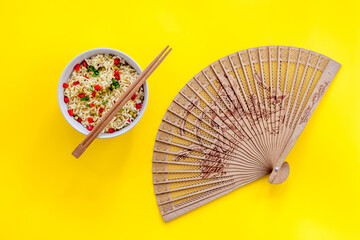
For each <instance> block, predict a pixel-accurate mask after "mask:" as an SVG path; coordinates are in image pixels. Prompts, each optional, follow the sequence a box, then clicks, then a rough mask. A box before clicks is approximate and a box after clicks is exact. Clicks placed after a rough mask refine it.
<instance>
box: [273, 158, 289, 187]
mask: <svg viewBox="0 0 360 240" xmlns="http://www.w3.org/2000/svg"><path fill="white" fill-rule="evenodd" d="M289 173H290V167H289V163H288V162H284V163H283V164H282V165H281V166H280V167H275V168H274V169H273V170H272V172H271V174H270V177H269V183H271V184H280V183H283V182H285V180H286V179H287V178H288V176H289Z"/></svg>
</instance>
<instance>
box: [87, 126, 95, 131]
mask: <svg viewBox="0 0 360 240" xmlns="http://www.w3.org/2000/svg"><path fill="white" fill-rule="evenodd" d="M93 128H94V127H93V126H90V125H89V126H87V127H86V129H87V130H89V131H91V130H93Z"/></svg>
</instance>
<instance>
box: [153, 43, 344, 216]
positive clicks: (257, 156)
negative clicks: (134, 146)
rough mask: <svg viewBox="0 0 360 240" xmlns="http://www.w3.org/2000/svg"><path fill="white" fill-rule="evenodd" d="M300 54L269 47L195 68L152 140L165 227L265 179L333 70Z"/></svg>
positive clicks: (321, 59) (276, 173) (275, 170)
mask: <svg viewBox="0 0 360 240" xmlns="http://www.w3.org/2000/svg"><path fill="white" fill-rule="evenodd" d="M340 66H341V65H340V64H339V63H337V62H335V61H334V60H332V59H330V58H328V57H326V56H324V55H321V54H318V53H315V52H312V51H308V50H305V49H300V48H294V47H284V46H269V47H259V48H252V49H248V50H244V51H240V52H237V53H234V54H231V55H229V56H227V57H224V58H222V59H220V60H219V61H216V62H214V63H213V64H211V65H210V66H208V67H207V68H205V69H203V70H202V71H201V72H200V73H198V74H197V75H196V76H195V77H194V78H193V79H191V80H190V81H189V82H188V83H187V84H186V85H185V87H184V88H183V89H182V90H181V91H180V92H179V94H178V95H177V96H176V97H175V99H174V100H173V102H172V103H171V105H170V107H169V108H168V110H167V112H166V114H165V116H164V118H163V120H162V122H161V125H160V128H159V132H158V134H157V137H156V142H155V147H154V155H153V181H154V188H155V194H156V198H157V202H158V205H159V208H160V211H161V214H162V216H163V218H164V220H165V221H169V220H171V219H173V218H176V217H178V216H180V215H182V214H184V213H186V212H188V211H190V210H192V209H194V208H197V207H199V206H201V205H203V204H205V203H207V202H209V201H211V200H213V199H216V198H218V197H220V196H222V195H224V194H226V193H228V192H230V191H232V190H234V189H236V188H238V187H240V186H242V185H244V184H247V183H250V182H252V181H254V180H256V179H258V178H261V177H263V176H265V175H267V174H270V177H269V182H270V183H273V184H278V183H282V182H283V181H285V180H286V178H287V177H288V174H289V165H288V163H287V162H284V160H285V158H286V156H287V155H288V153H289V152H290V150H291V148H292V147H293V146H294V144H295V142H296V140H297V138H298V137H299V135H300V133H301V132H302V130H303V129H304V127H305V125H306V123H307V122H308V120H309V118H310V116H311V114H312V113H313V111H314V110H315V108H316V106H317V104H318V103H319V101H320V99H321V97H322V96H323V94H324V93H325V91H326V89H327V88H328V87H329V85H330V83H331V81H332V79H333V78H334V76H335V74H336V73H337V71H338V70H339V68H340Z"/></svg>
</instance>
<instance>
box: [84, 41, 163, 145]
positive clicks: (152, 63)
mask: <svg viewBox="0 0 360 240" xmlns="http://www.w3.org/2000/svg"><path fill="white" fill-rule="evenodd" d="M168 48H169V46H166V47H165V49H164V50H162V51H161V53H160V54H159V55H158V56H157V57H156V58H155V59H154V60H153V61H152V62H151V63H150V64H149V66H147V67H146V68H145V70H144V71H143V72H142V73H141V74H140V76H139V77H138V78H137V79H136V80H135V81H134V82H133V83H132V84H131V85H134V86H135V85H136V82H138V81H140V80H141V79H142V78H143V77H144V76H145V75H146V74H147V73H148V72H149V70H150V69H151V67H152V66H154V64H155V63H156V62H157V61H158V60H159V58H160V57H161V56H162V55H163V54H164V52H165V51H166V50H167V49H168ZM130 88H131V86H129V87H128V89H127V90H129V89H130ZM127 90H126V91H125V92H124V94H122V95H121V96H120V98H119V99H118V100H117V101H116V103H115V104H114V105H113V106H112V107H111V109H110V110H109V111H108V113H107V114H106V115H105V116H104V117H102V118H101V119H100V121H99V122H98V124H97V125H96V126H95V128H94V129H93V130H92V131H91V132H90V133H89V134H88V135H87V137H86V138H85V139H84V141H85V140H86V139H89V138H90V137H92V135H95V134H96V133H97V130H95V129H99V128H101V131H102V129H104V128H105V127H106V126H104V127H102V125H103V123H104V122H105V120H106V118H107V117H108V116H109V115H110V114H111V113H112V112H114V111H115V109H116V107H117V106H118V105H120V103H121V99H124V98H125V97H126V96H127V94H128V91H127ZM98 125H99V126H98ZM106 125H107V124H106ZM99 134H100V133H97V134H96V136H97V135H99ZM84 141H82V142H81V143H82V144H83V145H84V143H85V142H84Z"/></svg>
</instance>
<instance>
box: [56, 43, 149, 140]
mask: <svg viewBox="0 0 360 240" xmlns="http://www.w3.org/2000/svg"><path fill="white" fill-rule="evenodd" d="M141 72H142V70H141V68H140V67H139V65H138V64H137V63H136V62H135V61H134V60H132V59H131V58H130V57H129V56H127V55H126V54H124V53H122V52H120V51H117V50H114V49H108V48H98V49H93V50H89V51H87V52H84V53H82V54H80V55H79V56H77V57H76V58H74V59H73V60H72V61H71V62H70V63H69V64H68V65H67V67H66V68H65V70H64V71H63V73H62V75H61V78H60V82H59V86H58V101H59V105H60V109H61V112H62V114H63V115H64V117H65V119H66V120H67V121H68V122H69V123H70V125H71V126H73V127H74V128H75V129H76V130H78V131H79V132H81V133H83V134H88V133H89V132H90V131H91V130H92V128H93V127H94V126H95V125H96V124H97V123H98V122H99V121H100V119H101V117H102V116H104V115H105V114H106V113H107V112H108V111H109V110H110V109H111V107H112V106H113V105H114V104H115V101H116V100H117V99H118V98H119V97H120V96H121V95H122V94H123V93H124V92H125V91H126V89H127V88H128V87H129V86H130V85H131V83H132V82H134V81H135V80H136V78H137V77H138V76H139V74H140V73H141ZM147 101H148V88H147V83H146V82H145V83H144V85H143V86H142V87H141V88H140V89H139V90H138V91H137V92H136V94H134V95H133V96H132V97H131V99H130V100H129V101H128V102H127V103H126V104H125V105H124V107H123V108H122V109H121V110H120V111H119V112H118V113H117V114H116V116H115V117H114V118H113V119H112V120H111V122H110V123H109V124H108V125H107V126H106V127H105V128H104V130H103V131H102V133H101V134H99V136H98V138H110V137H115V136H119V135H121V134H123V133H125V132H127V131H128V130H130V129H131V128H132V127H133V126H134V125H136V123H137V122H138V121H139V120H140V118H141V117H142V115H143V113H144V111H145V108H146V106H147Z"/></svg>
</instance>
